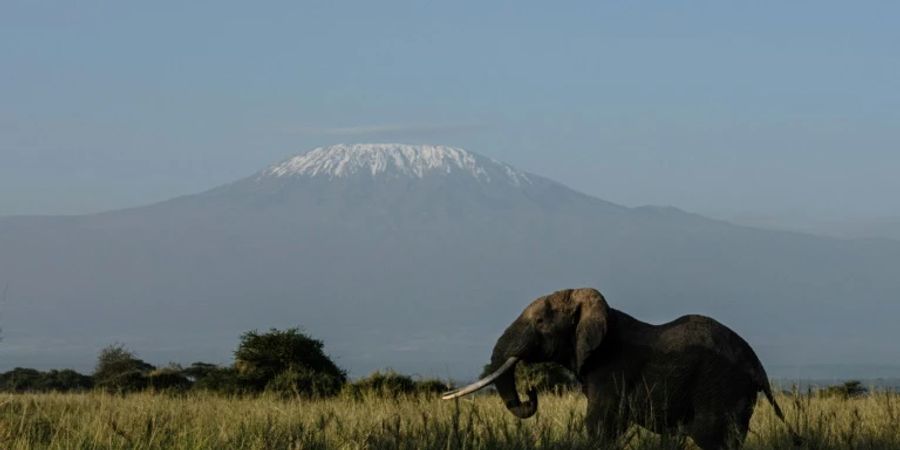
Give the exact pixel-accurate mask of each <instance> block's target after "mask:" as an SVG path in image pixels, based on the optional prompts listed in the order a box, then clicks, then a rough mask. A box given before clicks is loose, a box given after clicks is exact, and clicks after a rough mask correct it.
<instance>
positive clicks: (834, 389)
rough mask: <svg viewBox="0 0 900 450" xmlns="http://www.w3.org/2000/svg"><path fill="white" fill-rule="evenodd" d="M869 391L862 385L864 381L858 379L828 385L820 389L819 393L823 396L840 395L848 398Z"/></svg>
mask: <svg viewBox="0 0 900 450" xmlns="http://www.w3.org/2000/svg"><path fill="white" fill-rule="evenodd" d="M867 392H868V389H866V388H865V386H863V385H862V382H860V381H858V380H849V381H846V382H844V384H841V385H838V386H828V387H827V388H825V389H823V390H821V391H819V395H820V396H822V397H840V398H843V399H848V398H852V397H860V396H863V395H866V393H867Z"/></svg>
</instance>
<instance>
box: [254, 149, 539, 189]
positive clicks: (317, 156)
mask: <svg viewBox="0 0 900 450" xmlns="http://www.w3.org/2000/svg"><path fill="white" fill-rule="evenodd" d="M357 173H369V174H371V175H372V176H378V175H388V176H409V177H416V178H422V177H425V176H427V175H430V174H452V173H461V174H465V175H468V176H471V177H473V178H475V179H477V180H479V181H485V182H491V181H492V180H494V179H498V178H499V179H500V180H504V181H507V182H509V183H511V184H514V185H516V186H518V185H520V184H522V183H530V182H531V181H530V180H529V179H528V175H527V174H525V173H524V172H522V171H520V170H518V169H515V168H513V167H512V166H510V165H508V164H504V163H501V162H499V161H495V160H493V159H490V158H486V157H483V156H480V155H476V154H474V153H471V152H468V151H466V150H463V149H461V148H455V147H446V146H441V145H405V144H350V145H347V144H340V145H332V146H328V147H319V148H316V149H314V150H311V151H310V152H308V153H305V154H302V155H298V156H295V157H293V158H290V159H287V160H285V161H283V162H281V163H279V164H276V165H274V166H272V167H270V168H268V169H267V170H265V172H264V173H263V175H267V176H274V177H285V176H312V177H319V176H324V177H328V178H341V177H347V176H351V175H354V174H357Z"/></svg>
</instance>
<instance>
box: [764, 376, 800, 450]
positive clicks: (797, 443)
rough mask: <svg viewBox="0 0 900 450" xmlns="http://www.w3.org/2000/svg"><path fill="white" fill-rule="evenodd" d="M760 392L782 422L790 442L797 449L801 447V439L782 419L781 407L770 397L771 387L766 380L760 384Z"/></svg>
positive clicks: (785, 420) (773, 397)
mask: <svg viewBox="0 0 900 450" xmlns="http://www.w3.org/2000/svg"><path fill="white" fill-rule="evenodd" d="M760 390H761V391H763V394H765V396H766V400H768V401H769V404H771V405H772V409H774V410H775V415H776V416H777V417H778V418H779V419H781V421H782V422H784V425H785V426H787V429H788V433H790V435H791V441H793V444H794V445H795V446H797V447H800V446H802V445H803V442H804V440H803V438H802V437H800V435H799V434H797V432H796V431H794V428H793V427H791V424H789V423H788V421H787V419H785V418H784V413H783V412H782V411H781V407H780V406H778V402H776V401H775V396H774V395H772V387H771V386H770V385H769V382H768V380H766V381H764V382H763V383H762V386H760Z"/></svg>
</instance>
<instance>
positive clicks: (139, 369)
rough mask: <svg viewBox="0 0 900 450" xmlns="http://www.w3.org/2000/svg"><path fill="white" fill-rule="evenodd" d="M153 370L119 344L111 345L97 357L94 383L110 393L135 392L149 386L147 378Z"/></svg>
mask: <svg viewBox="0 0 900 450" xmlns="http://www.w3.org/2000/svg"><path fill="white" fill-rule="evenodd" d="M153 369H155V367H153V366H152V365H150V364H148V363H146V362H144V361H142V360H140V359H138V358H137V356H136V355H135V354H134V353H133V352H131V351H130V350H127V349H126V348H125V347H124V346H122V345H121V344H113V345H110V346H108V347H106V348H104V349H103V350H101V351H100V355H99V356H98V357H97V367H96V368H95V369H94V383H95V384H96V386H97V387H100V388H103V389H106V390H107V391H110V392H132V391H137V390H141V389H145V388H146V387H147V386H148V385H149V381H148V380H147V376H148V375H149V374H150V372H151V371H152V370H153Z"/></svg>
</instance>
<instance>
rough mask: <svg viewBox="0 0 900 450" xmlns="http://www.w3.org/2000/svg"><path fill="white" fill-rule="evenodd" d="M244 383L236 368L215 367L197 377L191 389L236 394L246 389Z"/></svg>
mask: <svg viewBox="0 0 900 450" xmlns="http://www.w3.org/2000/svg"><path fill="white" fill-rule="evenodd" d="M245 384H246V383H245V382H244V381H243V380H242V379H241V376H240V374H238V371H237V369H234V368H232V367H215V368H212V369H208V370H206V371H205V372H204V375H203V376H202V377H200V378H197V380H196V381H195V382H194V385H193V389H197V390H203V391H208V392H215V393H218V394H224V395H238V394H243V393H245V392H246V391H247V390H246V387H245Z"/></svg>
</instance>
